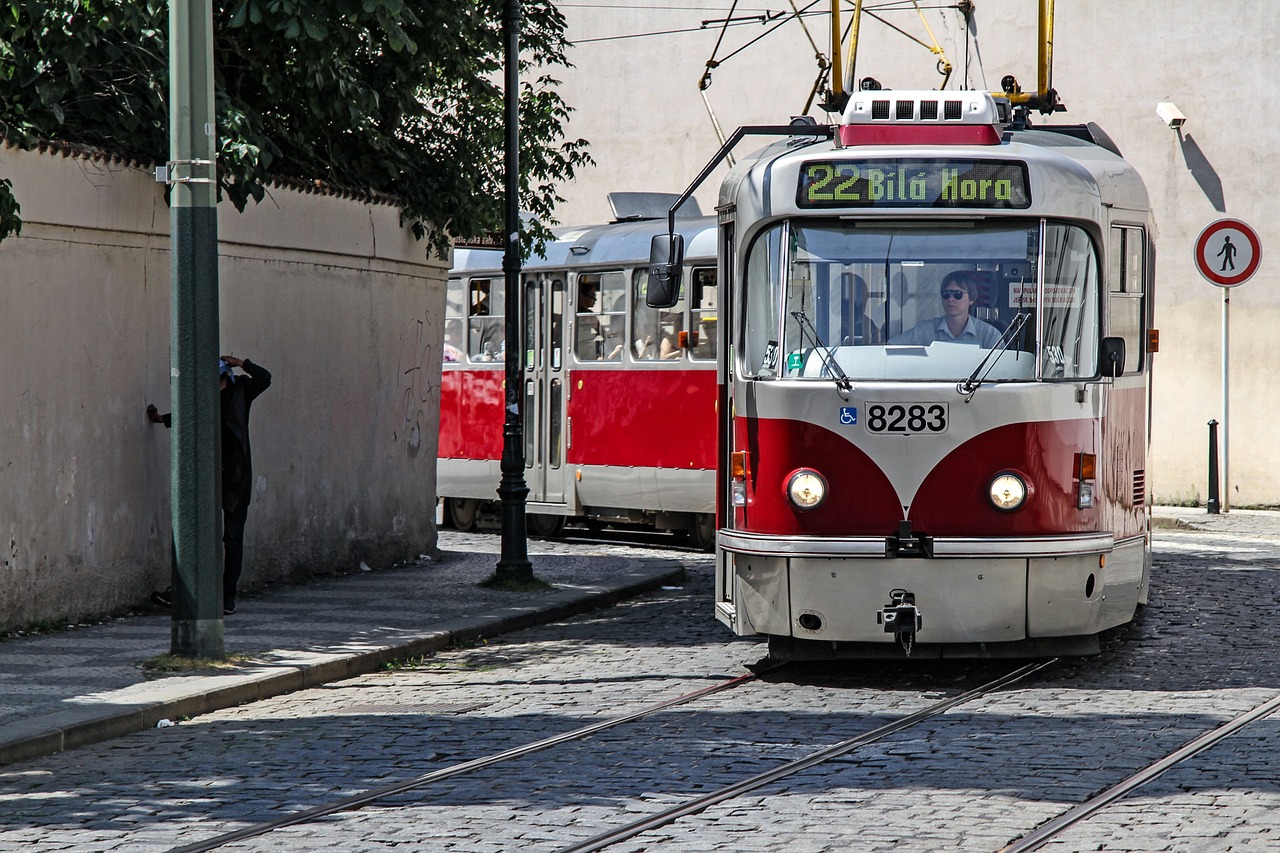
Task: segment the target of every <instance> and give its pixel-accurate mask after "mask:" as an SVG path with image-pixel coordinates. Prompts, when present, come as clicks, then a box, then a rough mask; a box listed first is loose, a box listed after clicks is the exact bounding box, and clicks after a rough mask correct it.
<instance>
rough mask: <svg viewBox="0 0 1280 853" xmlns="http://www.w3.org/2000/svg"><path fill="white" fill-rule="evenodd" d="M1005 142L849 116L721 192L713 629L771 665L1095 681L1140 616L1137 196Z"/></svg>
mask: <svg viewBox="0 0 1280 853" xmlns="http://www.w3.org/2000/svg"><path fill="white" fill-rule="evenodd" d="M1008 114H1009V111H1008V104H1007V103H1005V102H1002V101H997V100H996V99H995V98H993V97H992V96H991V95H989V94H987V93H985V92H971V91H965V92H957V91H863V92H857V93H854V94H853V95H852V96H851V98H850V100H849V101H848V104H847V106H846V108H845V109H844V111H843V113H842V117H841V120H840V122H839V124H838V125H836V126H833V127H819V126H816V125H815V126H813V128H812V135H810V136H808V137H805V136H795V135H794V133H795V132H796V131H795V130H794V129H793V130H792V131H791V132H792V134H793V136H792V138H790V139H789V140H787V141H782V142H778V143H776V144H773V145H770V146H769V147H767V148H764V149H763V150H761V151H759V152H757V153H756V154H754V155H752V156H750V157H748V158H746V159H744V160H741V161H740V162H739V163H738V164H737V166H736V167H735V168H734V169H733V170H732V171H731V172H730V173H729V175H728V177H727V178H726V180H725V181H724V183H723V184H722V186H721V190H720V199H719V206H718V210H717V212H718V214H719V216H718V222H719V225H718V228H719V238H718V240H719V249H718V251H719V255H720V258H721V269H720V277H719V283H720V294H721V311H720V317H721V327H722V330H721V331H722V338H721V342H720V352H721V356H722V358H721V361H720V364H719V374H718V376H719V383H718V394H719V404H718V411H719V414H720V418H721V428H720V446H719V459H718V463H719V466H718V469H719V475H720V476H719V481H718V489H717V510H718V527H719V530H718V538H717V560H718V569H717V583H716V602H715V610H716V615H717V617H718V618H719V619H720V620H721V621H722V622H724V623H726V624H727V625H729V626H730V627H731V628H732V629H733V630H734V631H735V632H737V633H738V634H765V635H768V637H769V640H770V651H771V655H773V656H776V657H779V658H793V659H794V658H814V657H844V656H849V657H867V656H871V657H878V656H892V655H899V656H900V655H902V654H904V652H905V653H907V654H913V655H916V656H922V655H923V656H1024V655H1040V654H1049V653H1054V654H1057V653H1068V654H1089V653H1094V652H1096V651H1097V650H1098V648H1099V643H1098V634H1099V632H1101V631H1103V630H1105V629H1108V628H1112V627H1115V626H1118V625H1121V624H1123V623H1125V622H1127V621H1129V620H1130V619H1131V618H1132V617H1133V615H1134V612H1135V609H1136V607H1137V606H1138V605H1139V604H1141V603H1143V602H1144V601H1145V598H1146V591H1147V586H1148V578H1149V572H1150V562H1151V561H1150V535H1149V531H1150V512H1149V508H1148V506H1147V489H1146V482H1147V478H1146V466H1147V448H1148V434H1149V407H1148V398H1149V394H1150V371H1151V355H1150V353H1151V352H1154V350H1155V332H1154V331H1153V330H1151V318H1152V314H1153V312H1152V307H1153V306H1152V296H1153V280H1152V271H1153V264H1154V257H1155V252H1154V246H1153V243H1152V233H1153V231H1152V221H1151V214H1150V207H1149V203H1148V199H1147V193H1146V190H1145V188H1144V185H1143V183H1142V180H1141V179H1140V178H1139V176H1138V174H1137V173H1136V172H1135V170H1134V169H1133V167H1132V166H1131V165H1130V164H1129V163H1128V162H1126V161H1125V160H1124V159H1123V158H1122V157H1121V156H1119V153H1118V151H1117V150H1116V149H1115V146H1114V145H1113V144H1112V143H1111V142H1110V140H1109V139H1108V138H1106V136H1105V134H1102V133H1101V131H1099V130H1098V129H1097V127H1096V126H1094V125H1085V126H1047V125H1046V126H1041V127H1037V128H1014V127H1010V126H1008V121H1007V116H1008ZM757 130H763V129H757ZM774 130H778V131H781V130H782V129H780V128H775V129H774ZM704 174H706V173H705V172H704ZM691 190H692V188H691ZM681 250H682V247H681V246H680V243H679V241H678V240H666V239H665V238H662V237H660V238H659V239H658V240H657V241H656V242H655V246H654V252H653V257H652V261H653V272H654V279H653V281H652V282H651V285H650V291H651V293H652V294H653V296H652V297H651V298H652V299H653V300H654V303H655V304H659V305H660V304H662V303H663V301H664V300H663V293H662V290H663V288H664V285H665V286H666V287H670V283H671V282H672V281H676V280H677V279H678V274H675V273H676V270H677V269H678V268H679V266H678V265H679V263H680V256H681ZM673 259H674V261H675V263H674V264H670V263H668V262H669V261H671V260H673ZM661 435H663V436H664V437H666V438H667V439H670V440H673V441H679V440H680V438H681V436H680V430H679V428H678V427H674V426H672V425H666V428H665V429H663V430H662V431H661Z"/></svg>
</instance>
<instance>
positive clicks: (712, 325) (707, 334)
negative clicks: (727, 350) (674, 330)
mask: <svg viewBox="0 0 1280 853" xmlns="http://www.w3.org/2000/svg"><path fill="white" fill-rule="evenodd" d="M691 314H692V318H691V323H690V325H691V327H692V328H691V331H692V332H693V340H690V341H689V346H690V353H691V354H692V356H693V357H694V358H697V359H714V358H715V357H716V327H717V324H718V323H719V320H720V288H719V285H718V284H717V283H716V271H715V269H714V268H711V267H699V268H698V269H695V270H694V271H693V307H692V311H691Z"/></svg>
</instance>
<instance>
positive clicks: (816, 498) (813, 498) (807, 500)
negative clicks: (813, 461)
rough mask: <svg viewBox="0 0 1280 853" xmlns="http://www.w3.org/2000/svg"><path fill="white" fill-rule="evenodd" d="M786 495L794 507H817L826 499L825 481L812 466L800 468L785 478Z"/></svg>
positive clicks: (806, 508)
mask: <svg viewBox="0 0 1280 853" xmlns="http://www.w3.org/2000/svg"><path fill="white" fill-rule="evenodd" d="M787 497H788V498H789V499H790V500H791V504H792V505H793V506H794V507H795V508H796V509H805V510H808V509H817V508H818V507H820V506H822V502H823V501H825V500H826V499H827V481H826V478H824V477H823V476H822V475H821V474H819V473H818V472H817V471H814V470H813V469H812V468H801V469H800V470H798V471H794V472H792V474H791V476H790V477H788V478H787Z"/></svg>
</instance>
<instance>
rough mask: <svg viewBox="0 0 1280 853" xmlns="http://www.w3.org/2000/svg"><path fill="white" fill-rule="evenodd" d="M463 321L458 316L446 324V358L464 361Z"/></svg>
mask: <svg viewBox="0 0 1280 853" xmlns="http://www.w3.org/2000/svg"><path fill="white" fill-rule="evenodd" d="M462 344H463V341H462V321H461V320H459V319H457V318H456V317H455V318H454V319H452V320H448V321H446V322H445V324H444V360H445V361H446V362H455V361H462Z"/></svg>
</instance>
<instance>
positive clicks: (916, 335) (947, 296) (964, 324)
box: [889, 270, 1000, 349]
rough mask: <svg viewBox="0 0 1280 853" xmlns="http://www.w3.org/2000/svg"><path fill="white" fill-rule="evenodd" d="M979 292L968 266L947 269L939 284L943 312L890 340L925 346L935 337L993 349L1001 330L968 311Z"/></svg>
mask: <svg viewBox="0 0 1280 853" xmlns="http://www.w3.org/2000/svg"><path fill="white" fill-rule="evenodd" d="M978 293H979V291H978V281H977V279H976V277H975V276H974V274H973V273H972V272H970V271H969V270H953V271H952V272H949V273H947V275H946V276H945V277H944V278H943V279H942V287H941V296H942V312H943V313H942V316H941V317H932V318H930V319H928V320H922V321H920V322H919V323H917V324H915V325H914V326H912V327H911V328H910V329H908V330H907V331H905V332H903V333H902V334H900V335H897V336H896V337H894V338H892V339H891V340H890V341H889V343H890V344H915V345H919V346H928V345H929V344H931V343H933V342H934V341H946V342H954V343H962V344H978V345H979V346H981V347H984V348H986V349H994V348H995V347H997V346H999V344H1000V331H999V330H998V329H997V328H996V327H995V326H993V325H991V324H990V323H988V322H986V321H985V320H979V319H978V318H977V317H974V316H971V315H970V314H969V309H970V308H971V307H972V306H973V303H974V302H975V301H976V300H977V298H978Z"/></svg>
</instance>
